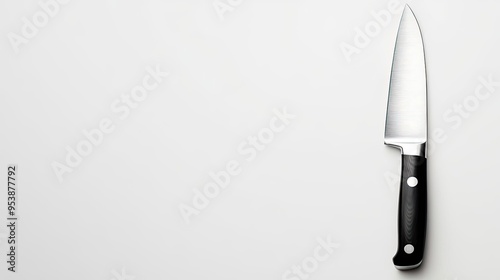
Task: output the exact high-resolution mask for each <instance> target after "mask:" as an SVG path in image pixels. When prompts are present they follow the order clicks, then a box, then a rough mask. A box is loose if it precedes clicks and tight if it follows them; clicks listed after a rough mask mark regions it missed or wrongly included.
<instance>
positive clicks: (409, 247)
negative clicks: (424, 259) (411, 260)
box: [404, 244, 415, 255]
mask: <svg viewBox="0 0 500 280" xmlns="http://www.w3.org/2000/svg"><path fill="white" fill-rule="evenodd" d="M404 250H405V253H407V254H408V255H409V254H411V253H413V251H415V248H414V247H413V245H411V244H406V246H405V248H404Z"/></svg>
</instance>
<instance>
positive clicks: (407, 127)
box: [384, 5, 427, 270]
mask: <svg viewBox="0 0 500 280" xmlns="http://www.w3.org/2000/svg"><path fill="white" fill-rule="evenodd" d="M384 143H385V144H386V145H390V146H393V147H396V148H399V149H400V150H401V155H402V156H401V177H400V178H401V181H400V191H399V203H398V204H399V205H398V208H399V209H398V249H397V252H396V255H395V256H394V258H393V263H394V265H395V266H396V268H397V269H400V270H409V269H414V268H417V267H419V266H420V264H421V263H422V260H423V255H424V248H425V237H426V227H427V80H426V68H425V57H424V45H423V40H422V35H421V32H420V27H419V25H418V22H417V19H416V18H415V15H414V14H413V11H412V10H411V8H410V7H409V6H408V5H406V6H405V9H404V11H403V15H402V16H401V21H400V24H399V29H398V34H397V37H396V45H395V48H394V56H393V61H392V70H391V79H390V85H389V96H388V101H387V115H386V123H385V136H384Z"/></svg>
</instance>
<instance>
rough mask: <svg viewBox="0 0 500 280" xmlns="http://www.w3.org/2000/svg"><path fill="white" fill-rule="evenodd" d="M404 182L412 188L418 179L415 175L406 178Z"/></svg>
mask: <svg viewBox="0 0 500 280" xmlns="http://www.w3.org/2000/svg"><path fill="white" fill-rule="evenodd" d="M406 183H407V184H408V186H410V187H412V188H413V187H415V186H416V185H417V184H418V180H417V178H415V177H410V178H408V180H406Z"/></svg>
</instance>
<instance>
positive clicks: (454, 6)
mask: <svg viewBox="0 0 500 280" xmlns="http://www.w3.org/2000/svg"><path fill="white" fill-rule="evenodd" d="M41 1H42V2H46V1H48V0H41ZM222 3H227V2H226V1H223V2H222ZM232 3H233V4H234V6H233V7H232V10H231V11H229V12H226V13H224V14H223V19H222V20H221V18H220V17H219V15H218V13H217V11H216V10H215V9H214V6H213V2H212V0H205V1H194V0H193V1H181V0H177V1H160V0H144V1H119V0H108V1H102V0H101V1H97V0H86V1H81V0H73V1H71V2H70V3H69V4H66V5H61V6H60V11H59V12H58V13H57V14H56V15H54V16H53V17H51V18H50V21H49V22H48V24H46V26H43V27H41V28H39V31H38V34H37V35H36V36H35V37H33V38H30V39H29V40H28V42H27V43H26V44H22V45H21V46H20V47H19V52H18V53H16V52H15V50H14V48H13V46H12V44H11V42H10V41H9V37H8V34H9V33H11V32H14V33H16V34H18V35H20V34H21V28H22V27H23V24H24V23H23V20H22V18H23V17H27V18H28V19H29V20H31V21H32V17H33V15H34V14H35V13H37V12H39V11H43V10H42V9H41V7H40V6H39V4H38V0H22V1H1V4H0V35H1V38H2V39H1V40H0V77H1V78H0V120H1V122H0V124H1V127H0V128H1V129H0V133H1V138H0V139H1V140H0V141H1V153H0V166H1V167H2V168H1V170H3V171H1V172H2V173H3V174H2V175H1V178H2V181H3V183H2V185H3V187H2V188H1V189H2V191H1V192H0V207H1V209H2V210H1V213H2V214H1V215H0V217H6V216H7V213H6V201H7V199H6V196H7V194H6V181H7V170H6V169H7V165H8V164H10V163H15V164H18V167H19V171H18V180H19V181H18V188H19V190H18V202H19V210H18V215H19V217H20V220H19V223H20V224H19V228H18V229H19V232H18V238H19V239H18V242H19V245H18V252H17V253H18V266H17V269H18V273H16V274H14V273H11V272H8V271H7V265H6V262H5V254H6V253H7V252H6V250H7V244H6V239H5V238H6V237H7V228H6V227H5V226H3V225H4V223H6V220H4V221H5V222H2V223H1V224H2V227H1V228H0V249H1V250H0V251H1V257H0V259H1V260H2V262H1V265H0V275H1V279H75V280H76V279H82V280H83V279H102V280H110V279H116V280H120V279H132V278H130V276H133V277H135V278H134V279H137V280H143V279H186V280H187V279H214V280H215V279H217V280H222V279H231V280H233V279H242V280H243V279H261V280H264V279H276V280H277V279H283V276H284V274H285V272H286V271H287V270H289V269H290V267H291V266H294V265H300V264H301V263H302V262H303V260H305V259H307V258H308V257H310V256H313V255H314V254H313V253H314V250H315V248H316V246H317V245H318V243H317V241H316V240H317V238H326V237H327V236H330V238H331V240H333V241H335V242H336V243H338V245H339V246H338V248H336V249H335V250H334V252H333V253H332V254H331V255H330V256H329V258H328V259H327V260H325V261H323V262H320V263H319V265H318V268H317V269H316V270H315V271H313V272H312V273H310V274H309V278H308V279H317V280H320V279H443V280H446V279H450V280H451V279H498V278H499V276H498V274H499V272H498V270H497V266H498V263H499V262H500V255H498V253H497V252H498V249H499V248H500V238H498V236H500V223H499V215H500V203H499V202H498V201H499V200H500V189H499V188H498V187H499V184H500V176H499V175H498V167H499V166H500V157H498V155H499V153H500V147H499V145H498V143H499V140H500V133H499V132H498V129H499V126H498V120H499V117H500V110H498V106H499V105H500V86H496V87H495V92H493V94H491V96H489V97H488V98H487V99H486V100H481V101H479V103H478V104H476V106H475V107H474V109H473V110H472V112H468V113H469V115H468V116H467V118H465V117H461V120H462V122H461V123H460V124H458V123H457V121H453V122H452V121H446V120H445V119H444V118H443V114H445V113H446V112H447V111H448V110H450V109H451V110H453V106H454V104H463V102H464V100H468V102H472V103H471V104H473V102H474V101H473V99H474V91H475V89H476V87H478V86H479V85H481V83H480V81H479V78H480V77H484V78H487V77H488V75H492V79H494V80H496V79H498V80H500V71H499V70H498V61H500V55H499V53H498V50H499V49H500V40H499V38H498V26H499V24H500V18H499V17H498V11H499V9H500V2H498V1H482V2H481V4H479V3H478V2H476V1H458V2H457V1H453V2H450V1H448V2H447V1H430V0H429V1H417V0H414V1H412V3H411V6H412V9H413V11H414V12H415V14H416V16H417V18H418V20H419V23H420V27H421V29H422V34H423V38H424V42H425V47H426V58H427V73H428V89H429V134H430V135H432V133H433V131H434V130H436V129H441V131H442V132H444V134H445V136H443V137H441V138H440V140H441V142H442V143H431V146H430V149H431V150H432V152H431V154H430V156H429V162H428V173H429V182H428V188H429V189H428V195H429V219H428V238H427V247H426V254H425V260H424V263H423V265H422V267H421V268H420V269H418V270H416V271H412V272H400V271H397V270H396V269H395V268H394V266H393V264H392V257H393V255H394V253H395V251H396V240H397V239H396V238H397V237H396V233H397V231H396V219H397V198H398V190H397V188H398V184H399V183H398V182H397V180H398V179H397V176H399V164H400V156H399V151H397V150H395V149H392V148H389V147H386V146H384V145H383V131H384V120H385V110H386V108H385V105H386V100H387V91H388V83H389V77H390V66H391V61H392V52H393V48H394V42H395V37H396V32H397V25H398V22H399V18H400V14H401V11H402V7H403V5H402V4H401V5H400V6H399V7H400V10H399V11H398V12H397V13H395V14H392V19H391V20H390V23H389V24H388V25H387V26H385V27H382V28H381V30H380V31H379V32H378V33H377V34H375V35H374V36H372V37H370V39H371V42H370V44H369V45H367V46H366V47H363V48H360V50H359V53H357V54H353V55H352V56H351V57H350V58H351V61H350V62H349V61H348V60H347V59H346V56H345V55H344V54H343V53H342V51H341V48H340V45H341V43H342V42H345V43H347V44H351V45H353V46H354V37H355V34H356V28H360V29H362V30H363V29H364V28H365V27H366V25H367V24H369V23H370V21H373V20H374V17H373V15H372V14H371V12H372V11H380V10H387V5H388V1H382V0H381V1H368V0H364V1H326V0H325V1H319V0H318V1H284V0H283V1H249V0H246V1H243V2H241V3H240V4H238V3H237V1H232ZM156 65H160V67H161V69H163V70H164V71H168V72H170V76H169V77H168V78H166V79H165V80H164V81H163V82H162V83H161V84H160V85H159V87H158V88H157V89H156V90H153V91H152V92H151V93H150V94H149V95H148V97H147V99H146V100H144V101H143V102H141V103H140V104H139V107H138V108H136V109H134V110H132V111H131V113H130V116H129V117H128V118H126V119H124V120H120V119H119V118H118V115H117V114H115V113H113V112H112V111H111V109H110V105H111V104H112V103H113V101H114V100H116V99H117V98H119V97H120V95H121V94H130V91H131V89H132V88H133V87H134V86H136V85H139V84H140V83H141V81H142V79H143V77H144V76H145V75H147V72H146V68H147V67H155V66H156ZM471 100H472V101H471ZM476 100H477V99H476ZM473 105H474V104H473ZM283 107H286V108H287V111H288V112H289V113H291V114H294V115H295V116H296V117H295V119H293V120H292V121H291V122H290V124H289V125H288V126H286V128H285V130H284V131H282V132H280V133H277V134H276V135H275V137H274V139H273V141H271V142H270V143H269V144H267V145H266V148H265V149H264V150H263V151H261V152H259V153H258V155H257V157H256V158H255V159H254V160H252V161H246V156H243V155H241V154H240V153H238V151H237V148H238V146H239V145H240V143H242V142H244V141H246V140H245V139H247V137H249V136H252V135H255V134H257V133H258V132H259V131H261V130H262V129H263V128H265V127H267V126H268V123H269V120H270V119H271V118H273V115H274V114H273V109H274V108H276V109H281V108H283ZM469 108H470V105H469ZM449 114H450V116H457V114H456V113H453V112H452V113H449ZM103 118H110V119H112V120H113V123H114V124H115V126H116V127H115V130H114V131H113V132H112V133H110V134H106V135H105V137H104V140H103V141H102V144H100V145H98V146H97V147H94V149H93V151H92V152H91V154H90V155H88V156H86V157H84V158H83V160H82V162H81V164H80V165H78V166H77V167H75V168H74V169H73V172H71V173H65V174H64V176H63V178H64V179H63V181H62V182H59V180H58V179H57V176H56V174H55V172H54V170H53V167H52V164H53V162H59V163H65V156H66V153H67V152H66V147H67V146H69V147H72V148H75V147H76V145H77V144H78V143H79V142H81V141H83V140H84V139H85V137H84V136H83V134H82V130H84V129H86V130H90V129H95V128H97V127H98V124H99V122H100V121H101V120H102V119H103ZM443 139H444V140H443ZM230 160H236V161H238V162H239V163H241V166H240V167H241V169H242V172H241V174H239V175H237V176H234V177H232V178H231V183H230V185H229V186H228V187H226V188H225V189H224V190H223V191H221V193H220V194H219V195H218V196H217V197H215V198H214V199H211V201H210V204H209V206H208V207H207V208H205V209H203V210H202V211H201V212H200V214H199V215H197V216H193V217H192V222H191V223H190V224H186V223H185V221H184V219H183V218H182V216H181V214H180V212H179V205H180V204H181V203H184V204H186V205H188V204H192V203H191V200H192V199H193V196H194V192H193V190H195V189H197V190H202V189H203V186H204V185H205V184H207V183H209V182H210V181H211V178H210V177H209V175H208V173H209V172H211V171H214V172H218V171H221V170H223V169H224V167H225V165H226V163H227V162H229V161H230ZM394 178H396V182H395V181H394V180H395V179H394ZM2 219H4V218H2ZM120 275H121V276H120ZM123 275H126V277H125V276H123ZM120 277H121V278H120ZM127 277H129V278H127ZM290 277H291V276H290ZM291 279H293V278H291ZM296 279H299V278H296Z"/></svg>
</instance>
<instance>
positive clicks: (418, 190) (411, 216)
mask: <svg viewBox="0 0 500 280" xmlns="http://www.w3.org/2000/svg"><path fill="white" fill-rule="evenodd" d="M401 167H402V171H401V187H400V192H399V216H398V251H397V253H396V255H395V256H394V258H393V259H392V261H393V262H394V265H395V266H396V268H397V269H400V270H408V269H413V268H417V267H419V266H420V264H421V263H422V259H423V256H424V247H425V234H426V227H427V159H426V158H425V157H423V156H412V155H403V156H402V161H401Z"/></svg>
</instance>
